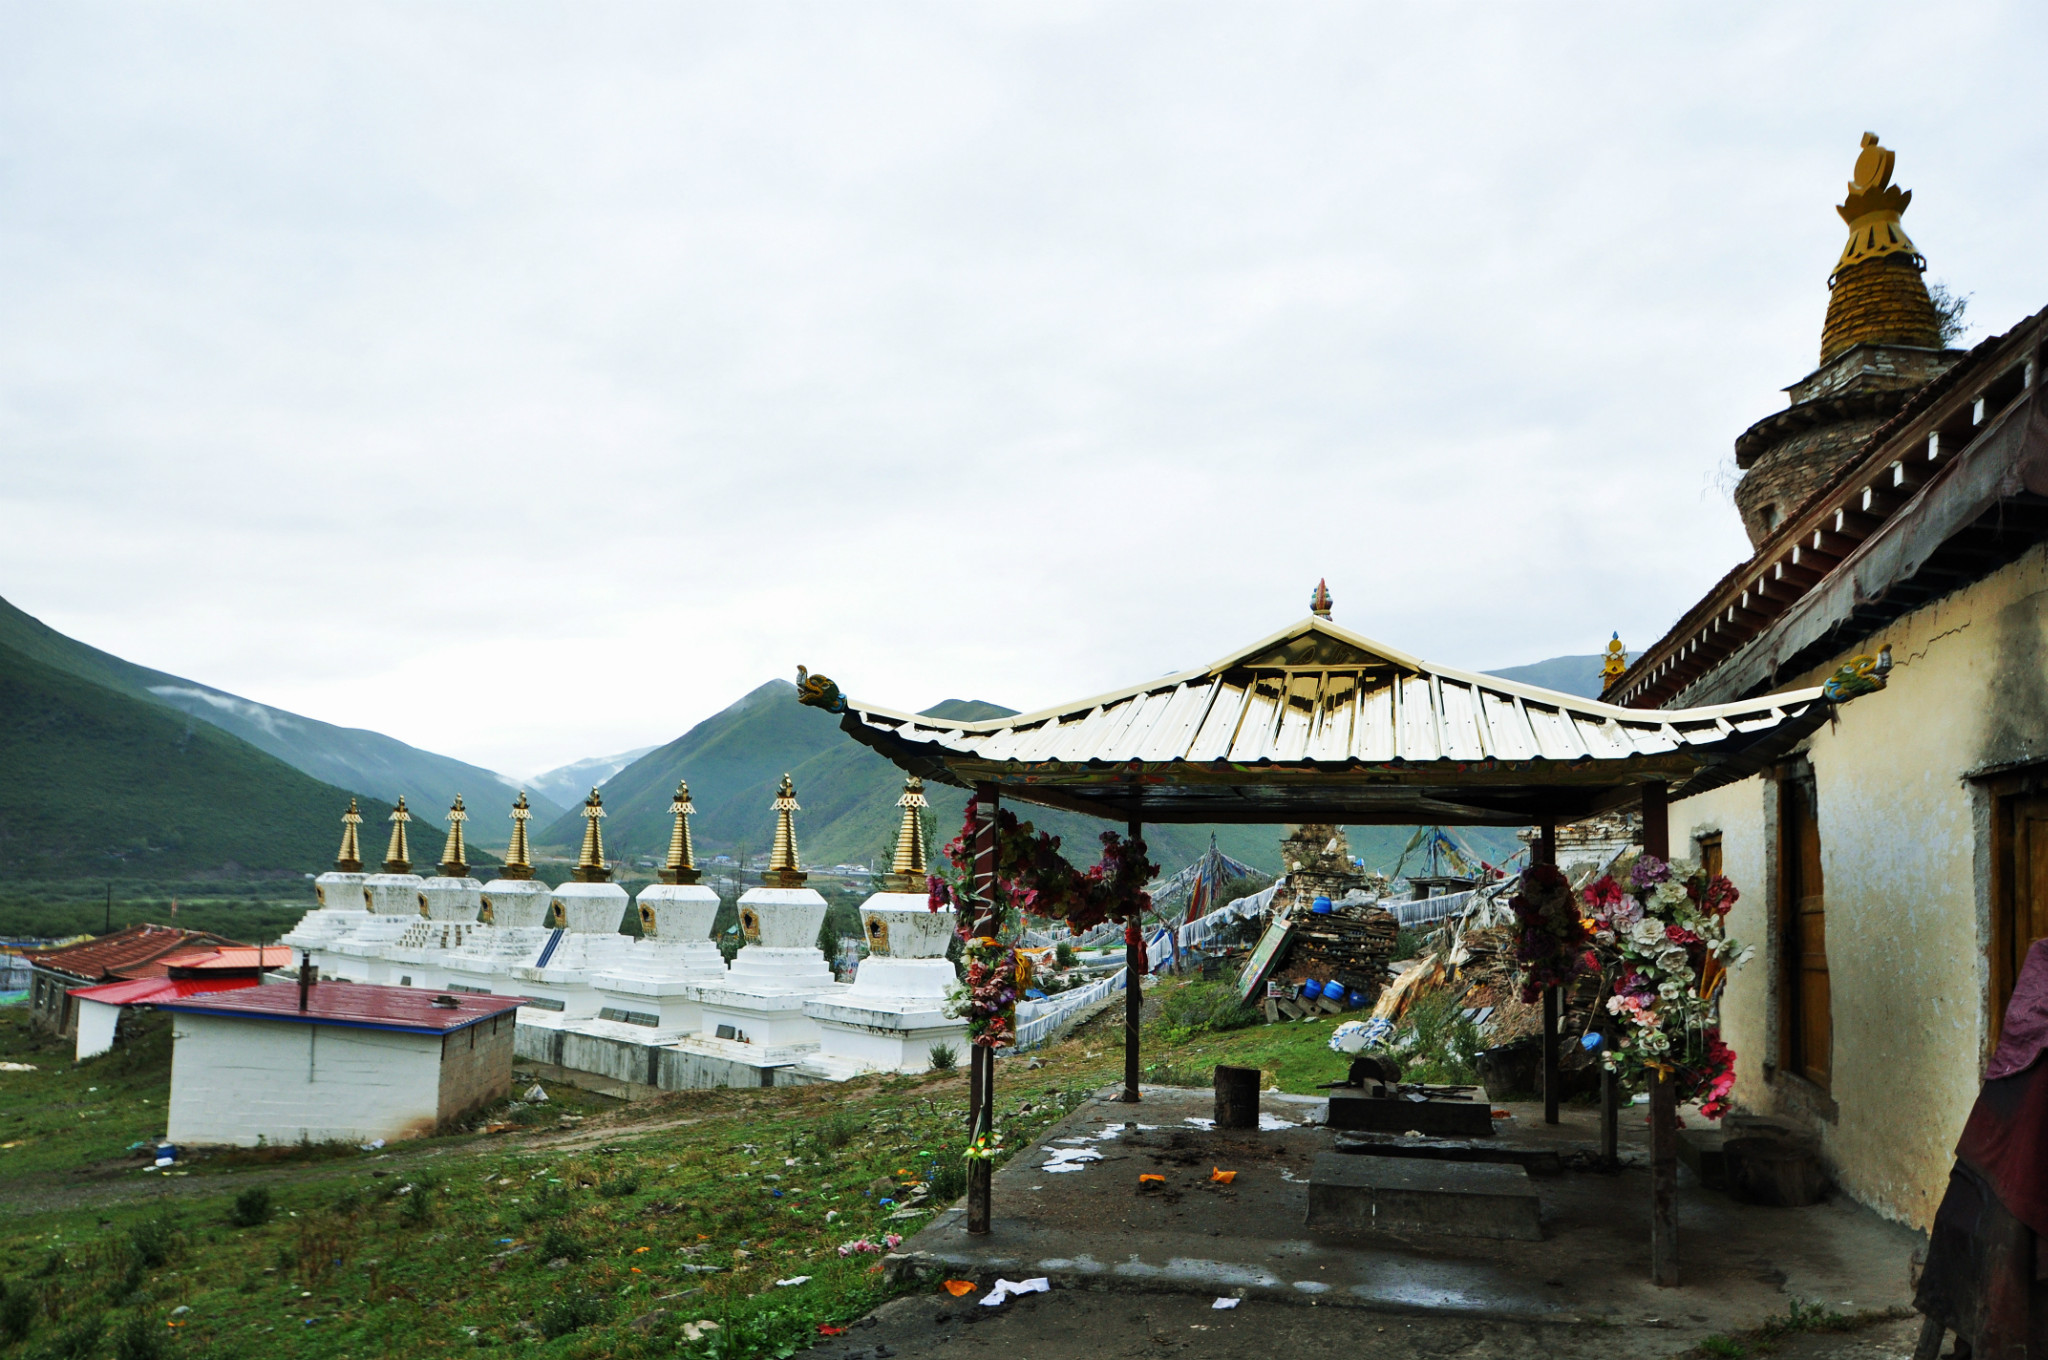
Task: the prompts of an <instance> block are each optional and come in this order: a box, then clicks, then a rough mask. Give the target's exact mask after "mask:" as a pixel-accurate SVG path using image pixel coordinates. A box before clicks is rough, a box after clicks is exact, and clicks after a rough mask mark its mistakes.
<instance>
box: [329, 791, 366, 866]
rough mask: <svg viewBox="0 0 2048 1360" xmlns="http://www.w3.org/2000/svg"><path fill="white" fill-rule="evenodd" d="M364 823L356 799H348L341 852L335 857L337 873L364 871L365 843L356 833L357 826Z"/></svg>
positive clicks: (343, 818) (343, 819)
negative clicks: (357, 809)
mask: <svg viewBox="0 0 2048 1360" xmlns="http://www.w3.org/2000/svg"><path fill="white" fill-rule="evenodd" d="M362 824H363V814H362V813H360V812H357V811H356V800H355V799H353V798H351V799H349V800H348V811H347V812H344V813H342V814H341V853H340V854H338V855H336V856H335V857H334V868H335V871H336V872H337V873H344V874H359V873H361V872H362V871H363V844H362V841H361V839H360V838H359V837H358V836H357V835H356V828H357V827H359V826H361V825H362Z"/></svg>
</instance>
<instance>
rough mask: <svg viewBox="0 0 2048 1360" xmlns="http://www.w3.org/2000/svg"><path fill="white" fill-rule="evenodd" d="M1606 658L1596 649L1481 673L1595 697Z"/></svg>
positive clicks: (1632, 655) (1634, 657)
mask: <svg viewBox="0 0 2048 1360" xmlns="http://www.w3.org/2000/svg"><path fill="white" fill-rule="evenodd" d="M1640 655H1642V653H1640V652H1630V653H1629V654H1628V659H1629V660H1630V661H1634V660H1635V659H1636V658H1637V657H1638V656H1640ZM1606 661H1607V658H1606V657H1605V656H1603V655H1601V654H1600V653H1598V652H1595V653H1594V654H1593V655H1591V656H1553V657H1551V658H1550V659H1549V660H1548V661H1532V662H1530V663H1529V664H1528V665H1526V666H1506V667H1503V668H1501V669H1500V670H1492V671H1482V672H1480V673H1481V674H1482V675H1497V676H1499V677H1500V678H1501V679H1503V680H1519V681H1521V682H1522V683H1523V684H1525V685H1541V686H1542V687H1543V688H1544V689H1554V690H1556V691H1557V692H1558V693H1560V694H1576V695H1578V696H1579V697H1580V698H1581V699H1597V698H1599V697H1600V667H1601V666H1602V665H1604V664H1605V663H1606Z"/></svg>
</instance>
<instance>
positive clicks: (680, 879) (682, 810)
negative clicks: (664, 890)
mask: <svg viewBox="0 0 2048 1360" xmlns="http://www.w3.org/2000/svg"><path fill="white" fill-rule="evenodd" d="M669 811H670V812H671V813H672V814H674V816H675V819H676V825H675V830H673V831H671V832H670V833H669V838H668V867H667V868H665V869H663V870H662V871H661V881H662V882H664V883H695V882H696V881H697V847H696V846H695V845H693V844H691V842H690V818H691V816H692V815H693V814H694V813H695V812H696V811H697V806H696V804H694V803H692V802H691V801H690V783H689V781H688V780H686V779H678V780H677V781H676V796H675V801H674V802H672V803H670V804H669Z"/></svg>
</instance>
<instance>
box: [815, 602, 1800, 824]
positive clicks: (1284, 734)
mask: <svg viewBox="0 0 2048 1360" xmlns="http://www.w3.org/2000/svg"><path fill="white" fill-rule="evenodd" d="M846 703H847V708H846V713H845V717H844V719H843V720H842V726H844V728H845V729H846V730H847V731H848V732H849V733H850V734H852V735H853V736H854V737H856V738H857V739H859V740H861V741H863V742H865V743H867V744H868V745H871V746H874V747H875V748H876V749H877V750H880V751H881V752H882V753H883V754H885V755H888V756H889V757H890V758H891V759H892V760H895V761H896V762H897V763H898V764H901V765H904V766H905V767H906V768H911V769H913V770H915V771H916V772H917V773H921V774H926V775H929V776H932V777H936V778H939V779H942V780H945V781H946V782H949V783H955V784H968V785H972V784H974V783H977V782H982V781H994V782H997V783H999V784H1001V785H1003V786H1004V788H1005V791H1006V792H1008V793H1010V794H1012V795H1013V796H1016V797H1019V798H1022V799H1024V800H1025V801H1031V802H1044V803H1047V804H1049V805H1052V806H1064V807H1073V808H1076V809H1077V810H1085V811H1093V812H1097V813H1098V814H1100V815H1105V816H1142V817H1143V818H1144V819H1145V820H1153V821H1208V820H1238V821H1252V820H1272V821H1281V820H1289V821H1292V820H1310V819H1313V820H1321V819H1322V816H1321V814H1324V813H1327V814H1329V815H1331V816H1342V817H1345V818H1350V819H1356V820H1361V821H1398V820H1410V821H1412V820H1423V821H1459V820H1465V821H1470V820H1492V821H1499V822H1503V823H1512V822H1515V821H1517V820H1520V821H1527V820H1532V819H1534V818H1535V817H1538V816H1542V815H1549V814H1550V813H1556V814H1559V815H1565V814H1570V813H1574V812H1577V811H1579V810H1580V808H1581V806H1582V805H1583V806H1584V808H1585V810H1591V806H1590V805H1591V804H1592V803H1594V802H1596V801H1598V800H1599V798H1600V797H1602V796H1603V794H1607V793H1613V792H1615V791H1616V790H1620V789H1624V788H1632V786H1633V785H1634V784H1638V783H1641V782H1643V781H1644V780H1646V779H1664V780H1666V781H1667V782H1671V783H1674V784H1678V783H1687V782H1688V781H1689V784H1690V787H1689V791H1697V790H1698V788H1700V787H1704V786H1705V785H1704V784H1703V783H1702V779H1703V778H1710V777H1711V776H1710V775H1703V771H1704V770H1705V769H1706V767H1710V766H1716V765H1720V764H1724V763H1727V762H1730V761H1734V760H1736V759H1737V758H1738V757H1740V756H1742V755H1743V754H1745V753H1753V748H1756V747H1758V746H1759V744H1760V743H1769V742H1771V739H1772V738H1773V737H1779V738H1781V739H1782V738H1787V737H1789V738H1790V739H1794V740H1796V738H1797V737H1798V736H1803V735H1804V734H1805V732H1807V731H1810V730H1811V729H1812V727H1813V726H1815V725H1817V724H1818V723H1819V722H1820V721H1821V720H1822V719H1823V718H1824V717H1825V715H1826V713H1827V712H1828V711H1829V706H1828V704H1827V702H1826V701H1825V700H1824V699H1823V698H1822V697H1821V692H1820V691H1819V690H1818V689H1809V690H1800V691H1797V692H1794V693H1787V694H1779V695H1770V696H1766V697H1764V698H1761V699H1757V700H1753V701H1748V702H1743V703H1734V704H1724V705H1720V706H1718V707H1714V708H1700V709H1688V710H1682V711H1666V712H1645V711H1644V710H1641V709H1627V708H1620V707H1616V706H1614V705H1611V704H1604V703H1600V702H1599V701H1597V700H1591V699H1582V698H1579V697H1577V696H1576V695H1569V694H1560V693H1558V692H1556V691H1553V690H1546V689H1540V688H1538V687H1536V686H1533V685H1524V684H1520V683H1517V682H1515V681H1511V680H1502V679H1498V678H1496V677H1494V676H1487V675H1478V674H1474V673H1471V672H1467V671H1460V670H1455V669H1452V668H1449V667H1443V666H1432V665H1429V664H1428V663H1426V662H1423V661H1420V660H1417V659H1416V658H1414V657H1412V656H1409V655H1407V654H1405V653H1402V652H1399V651H1396V650H1395V649H1393V648H1390V647H1387V646H1385V645H1384V644H1382V643H1378V642H1375V641H1373V640H1372V639H1370V638H1367V637H1363V636H1361V635H1359V634H1356V633H1352V632H1349V631H1347V630H1345V629H1342V628H1339V627H1337V626H1336V625H1335V624H1333V623H1331V622H1329V621H1328V620H1326V619H1321V618H1308V619H1304V620H1302V621H1301V622H1300V623H1297V624H1294V625H1292V626H1290V627H1288V628H1285V629H1282V630H1281V631H1280V632H1278V633H1275V634H1273V635H1272V636H1270V637H1267V638H1263V639H1261V640H1260V641H1258V642H1255V643H1253V644H1251V645H1250V646H1249V647H1245V648H1242V649H1240V650H1239V651H1236V652H1233V653H1231V654H1230V655H1228V656H1225V657H1223V658H1222V659H1220V660H1218V661H1216V662H1213V663H1211V664H1210V665H1208V666H1205V667H1203V668H1201V669H1199V670H1192V671H1186V672H1183V673H1181V674H1178V675H1169V676H1166V677H1164V678H1162V679H1159V680H1154V681H1149V682H1146V683H1144V684H1141V685H1134V686H1131V687H1129V688H1127V689H1122V690H1117V691H1114V692H1112V693H1109V694H1104V695H1098V696H1096V697H1094V698H1091V699H1085V700H1082V701H1079V702H1077V703H1073V704H1066V705H1062V706H1060V707H1056V708H1049V709H1042V710H1040V711H1039V712H1036V713H1026V714H1019V715H1017V716H1014V717H1007V718H994V719H988V720H985V721H981V722H947V721H944V720H937V721H935V720H933V719H931V718H926V717H922V716H919V715H917V714H913V713H905V712H901V711H898V710H893V709H886V708H880V707H876V706H873V705H869V704H865V703H861V702H858V701H855V700H847V701H846ZM1773 744H1775V743H1773ZM1785 744H1789V742H1786V743H1785ZM1567 786H1569V792H1565V791H1564V790H1565V789H1566V787H1567ZM1631 796H1632V795H1631ZM1475 799H1476V801H1475ZM1610 801H1619V800H1618V799H1610ZM1311 813H1313V814H1316V815H1314V816H1313V817H1311V816H1310V815H1309V814H1311ZM1461 813H1469V814H1475V815H1472V816H1466V815H1460V814H1461Z"/></svg>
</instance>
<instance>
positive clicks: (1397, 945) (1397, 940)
mask: <svg viewBox="0 0 2048 1360" xmlns="http://www.w3.org/2000/svg"><path fill="white" fill-rule="evenodd" d="M1421 954H1422V932H1421V931H1419V930H1417V929H1415V927H1413V926H1402V927H1401V928H1400V929H1399V930H1398V931H1396V932H1395V933H1394V957H1395V958H1397V959H1412V958H1417V957H1420V955H1421Z"/></svg>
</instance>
